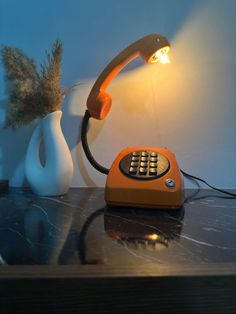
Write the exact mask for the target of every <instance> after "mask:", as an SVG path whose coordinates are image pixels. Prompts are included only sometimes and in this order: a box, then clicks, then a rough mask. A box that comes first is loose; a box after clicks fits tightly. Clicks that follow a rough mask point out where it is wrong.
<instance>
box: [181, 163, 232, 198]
mask: <svg viewBox="0 0 236 314" xmlns="http://www.w3.org/2000/svg"><path fill="white" fill-rule="evenodd" d="M180 171H181V172H182V174H183V175H184V176H185V177H186V178H191V179H193V180H197V181H200V182H202V183H204V184H206V185H207V186H209V187H210V188H211V189H213V190H215V191H218V192H221V193H224V194H227V195H230V196H233V197H236V193H232V192H228V191H226V190H223V189H219V188H216V187H214V186H212V185H211V184H209V183H207V181H205V180H203V179H201V178H199V177H196V176H193V175H191V174H189V173H187V172H185V171H183V170H182V169H180Z"/></svg>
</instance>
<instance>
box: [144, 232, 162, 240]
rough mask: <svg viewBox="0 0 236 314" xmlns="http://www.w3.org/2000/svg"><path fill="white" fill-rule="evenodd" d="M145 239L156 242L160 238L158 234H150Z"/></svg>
mask: <svg viewBox="0 0 236 314" xmlns="http://www.w3.org/2000/svg"><path fill="white" fill-rule="evenodd" d="M145 238H146V239H148V240H153V241H155V240H157V239H158V238H159V235H158V234H156V233H153V234H148V235H146V236H145Z"/></svg>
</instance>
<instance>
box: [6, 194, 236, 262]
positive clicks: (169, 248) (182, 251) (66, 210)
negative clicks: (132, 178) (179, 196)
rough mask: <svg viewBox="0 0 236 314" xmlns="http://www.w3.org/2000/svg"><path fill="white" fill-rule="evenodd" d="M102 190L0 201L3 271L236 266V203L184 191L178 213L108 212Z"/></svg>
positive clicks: (14, 196) (19, 196)
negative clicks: (50, 267) (10, 268)
mask: <svg viewBox="0 0 236 314" xmlns="http://www.w3.org/2000/svg"><path fill="white" fill-rule="evenodd" d="M103 195H104V189H101V188H97V189H93V188H75V189H71V190H70V191H69V193H68V194H67V195H64V196H61V197H39V196H36V195H34V194H32V193H31V192H30V191H29V190H22V189H10V190H9V192H8V193H5V194H1V195H0V217H1V219H0V263H1V264H2V266H4V267H6V266H7V265H34V264H37V265H48V264H50V265H55V264H60V265H81V264H89V265H97V266H96V267H99V265H108V266H109V265H111V266H113V265H114V266H115V265H118V266H120V265H123V266H126V265H127V266H138V265H145V264H159V265H170V264H173V263H175V264H178V265H183V267H184V265H193V264H194V265H197V264H198V265H199V264H209V265H210V264H213V263H217V264H219V263H235V262H236V199H233V198H228V197H224V196H223V197H222V194H220V193H217V192H214V191H211V190H201V191H199V192H198V193H196V191H194V190H188V191H186V195H187V197H188V201H187V202H186V203H185V205H184V207H183V208H182V209H181V210H179V211H169V212H168V211H159V210H147V209H129V210H128V209H125V208H124V209H116V208H106V207H105V202H104V199H103Z"/></svg>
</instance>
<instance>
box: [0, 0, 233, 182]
mask: <svg viewBox="0 0 236 314" xmlns="http://www.w3.org/2000/svg"><path fill="white" fill-rule="evenodd" d="M235 11H236V1H234V0H224V1H220V0H208V1H206V0H178V1H177V0H119V1H115V0H99V1H96V0H70V1H66V0H50V1H46V0H41V1H36V0H35V1H32V0H22V1H17V0H0V44H7V45H12V46H16V47H19V48H22V49H23V50H24V51H25V52H26V53H27V54H28V55H29V56H31V57H33V58H35V59H36V60H37V62H38V63H42V62H43V61H44V60H45V53H44V52H45V50H46V49H50V47H51V45H52V43H53V42H54V40H55V39H56V38H60V39H61V40H62V42H63V45H64V54H63V76H62V85H63V86H69V85H71V84H73V83H75V82H83V83H84V85H83V86H82V87H80V88H78V90H77V91H76V92H75V93H74V94H72V95H71V97H70V98H68V99H67V100H66V101H65V104H64V106H63V112H64V115H63V121H62V127H63V131H64V133H65V137H66V139H67V141H68V143H69V146H70V148H71V150H72V153H73V158H74V162H75V164H76V165H77V167H75V176H74V180H73V185H74V186H86V185H98V186H103V185H104V180H105V179H104V177H103V176H102V175H100V174H98V173H96V171H95V170H93V169H91V167H90V166H89V165H88V164H87V162H86V161H85V160H84V157H83V155H82V154H81V148H80V144H78V140H77V138H78V134H77V132H78V128H79V127H80V123H81V115H82V114H83V112H84V110H85V102H86V97H87V95H88V93H89V90H90V88H91V86H92V83H93V82H94V80H95V79H96V77H97V76H98V75H99V73H100V71H101V70H102V69H103V68H104V67H105V65H106V64H107V63H108V62H109V61H110V59H111V58H112V57H113V56H115V55H116V54H117V53H118V52H119V51H120V50H121V49H122V48H125V47H126V46H127V45H129V44H130V43H131V42H133V41H134V40H136V39H138V38H140V37H142V36H143V35H145V34H148V33H152V32H158V33H160V34H163V35H165V36H167V37H168V38H169V39H170V41H171V43H172V46H173V52H172V57H173V66H172V64H171V66H172V68H171V67H170V66H168V70H167V71H168V75H169V78H166V79H165V82H164V81H161V78H160V81H158V84H159V85H158V88H157V89H155V92H154V93H153V88H150V89H148V87H146V90H145V92H146V93H148V97H145V99H149V100H148V101H149V102H151V103H152V105H153V103H155V102H157V106H159V107H158V119H153V120H152V121H151V122H150V119H148V117H149V116H150V115H152V114H153V112H151V111H148V110H147V120H148V121H146V122H145V121H144V122H143V123H144V127H146V131H145V132H146V133H145V135H140V138H141V140H142V143H141V142H139V141H138V140H137V137H136V136H133V135H132V131H131V132H130V129H125V126H127V128H128V125H129V124H130V119H131V118H132V119H133V121H134V126H135V127H136V130H137V132H141V130H139V128H138V122H139V121H141V120H139V119H143V116H142V117H140V116H138V115H137V114H136V113H135V110H133V111H132V110H131V111H130V113H129V116H127V114H126V113H125V112H126V109H125V107H126V108H127V106H130V105H132V103H133V106H135V104H136V103H137V102H139V99H140V95H139V98H138V99H136V98H135V93H136V92H135V88H134V92H133V94H132V97H131V95H130V94H129V92H128V91H126V93H127V97H126V98H125V99H119V95H120V92H121V90H122V93H123V88H124V86H129V87H131V86H132V85H131V82H130V79H129V75H130V77H132V78H135V77H138V76H137V75H140V74H137V75H135V71H139V66H141V64H142V62H140V61H137V62H135V63H134V64H132V65H131V66H130V67H129V68H128V70H129V71H127V70H126V72H125V73H124V74H123V76H122V75H121V77H120V79H117V80H116V81H115V82H114V84H113V85H112V87H111V92H113V95H114V97H113V101H114V105H113V106H114V107H115V105H116V104H117V106H116V107H115V108H114V111H113V113H112V115H111V117H110V118H109V119H110V120H106V121H103V122H100V124H99V123H97V122H96V121H95V122H94V130H93V131H91V132H92V133H91V134H92V135H91V141H92V147H93V150H94V151H96V156H97V157H98V158H100V161H103V162H104V164H106V165H107V166H108V165H110V164H111V162H112V160H113V158H114V157H115V155H116V154H117V153H118V152H119V150H120V149H122V148H123V147H125V146H127V145H131V146H132V145H142V144H145V142H144V141H145V138H150V137H152V134H153V130H155V132H156V133H155V139H153V140H150V143H151V144H152V145H157V146H158V145H160V144H161V145H163V146H168V147H169V148H171V149H172V150H173V151H175V152H176V155H177V158H178V160H179V163H180V164H181V166H182V167H183V168H185V170H186V171H191V172H192V173H194V174H196V175H200V176H202V177H204V178H206V179H209V181H210V182H211V183H212V184H215V185H218V186H222V187H231V188H235V186H236V184H235V183H236V182H235V179H234V178H235V175H236V166H235V163H234V160H235V157H236V148H235V147H236V126H235V122H234V121H235V117H236V115H235V114H236V109H235V108H236V104H235V98H236V97H235V96H236V95H235V78H236V76H235V74H236V73H235V69H236V61H235V57H234V55H235V48H236V47H235V46H236V39H235V38H236V36H235V27H236V22H235V21H236V19H235V16H234V12H235ZM218 48H219V49H218ZM222 60H223V61H222ZM177 61H178V62H177ZM130 70H133V71H130ZM137 73H138V72H137ZM148 73H149V72H148ZM150 73H151V72H150ZM160 73H162V71H160ZM132 75H133V76H132ZM144 75H146V76H147V79H148V76H151V75H153V74H150V75H148V74H147V73H146V74H144ZM159 75H160V74H159ZM165 76H166V74H163V76H162V78H163V77H165ZM172 77H173V79H172V81H171V78H172ZM180 79H182V80H183V83H182V84H181V85H178V84H179V80H180ZM124 82H127V83H126V84H124ZM167 82H169V84H170V86H171V90H167V88H166V84H167ZM149 84H150V85H152V84H153V83H152V80H151V79H150V80H149ZM184 84H185V85H186V88H185V89H184V88H183V85H184ZM208 84H210V85H209V86H208ZM151 87H153V86H151ZM151 90H152V91H151ZM164 92H165V94H164ZM170 94H172V97H170ZM213 94H214V95H213ZM113 95H112V96H113ZM222 95H224V97H223V98H222V99H220V96H222ZM115 96H117V97H115ZM126 99H129V103H128V104H127V106H126V105H124V104H125V102H126ZM219 99H220V101H219ZM121 101H122V105H123V107H122V108H123V109H118V105H119V103H120V102H121ZM127 101H128V100H127ZM163 102H164V103H165V106H164V107H163V108H162V104H163ZM167 105H168V106H169V107H168V106H167ZM5 107H6V94H5V87H4V73H3V70H2V67H0V120H1V121H3V120H4V112H5ZM147 108H148V104H147ZM167 108H168V110H167ZM177 108H178V109H177ZM119 110H121V111H119ZM122 110H123V111H122ZM166 110H167V111H166ZM176 110H177V111H176ZM175 111H176V113H174V114H172V113H173V112H175ZM124 113H125V114H124ZM188 113H192V114H189V115H188ZM119 115H122V118H121V116H120V118H118V116H119ZM162 116H164V119H162V118H160V117H162ZM174 117H178V120H174V119H175V118H174ZM176 119H177V118H176ZM213 120H214V121H213ZM121 121H122V122H121ZM196 121H197V122H196ZM120 124H122V127H123V128H124V129H125V130H124V131H122V128H121V129H119V125H120ZM114 125H116V127H117V128H118V130H114V127H113V126H114ZM33 128H34V124H32V125H30V126H28V127H25V128H22V129H21V130H19V131H17V132H12V131H11V130H4V131H2V130H1V131H0V145H1V146H0V178H9V179H10V181H11V185H16V186H20V185H24V184H26V182H25V180H24V175H23V163H24V154H25V150H26V147H27V143H28V140H29V138H30V135H31V133H32V130H33ZM101 131H102V132H101ZM127 131H128V132H127ZM116 132H118V133H119V134H116ZM122 132H124V133H122ZM127 134H128V135H127ZM173 134H174V136H173ZM114 138H115V139H116V140H115V141H114ZM122 138H123V139H124V140H122ZM105 144H106V145H105ZM107 147H109V149H107ZM187 185H188V183H187Z"/></svg>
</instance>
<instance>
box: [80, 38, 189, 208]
mask: <svg viewBox="0 0 236 314" xmlns="http://www.w3.org/2000/svg"><path fill="white" fill-rule="evenodd" d="M169 49H170V44H169V42H168V40H167V39H166V38H165V37H163V36H161V35H157V34H151V35H148V36H145V37H143V38H141V39H139V40H137V41H136V42H134V43H133V44H131V45H130V46H128V47H127V48H126V49H124V50H123V51H121V52H120V53H119V54H118V55H117V56H116V58H114V59H113V60H112V61H111V62H110V63H109V64H108V65H107V67H106V68H105V69H104V70H103V71H102V73H101V74H100V76H99V77H98V79H97V80H96V82H95V84H94V86H93V88H92V90H91V92H90V94H89V96H88V99H87V108H88V110H86V112H85V116H84V119H83V123H82V145H83V149H84V152H85V154H86V156H87V158H88V160H89V161H90V163H91V164H92V165H93V166H94V168H96V169H97V170H98V171H100V172H102V173H104V174H106V175H107V181H106V189H105V200H106V202H107V204H108V205H117V206H131V207H150V208H163V209H171V208H173V209H175V208H179V207H181V205H182V204H183V200H184V195H183V178H182V175H181V173H180V169H179V167H178V164H177V162H176V159H175V156H174V154H173V153H172V152H171V151H169V150H168V149H166V148H162V147H136V148H126V149H124V150H123V151H121V152H120V154H119V155H118V156H117V157H116V159H115V161H114V162H113V164H112V166H111V169H107V168H104V167H103V166H101V165H100V164H99V163H97V162H96V160H95V159H94V158H93V156H92V154H91V152H90V150H89V147H88V143H87V127H88V121H89V118H91V117H92V118H95V119H98V120H102V119H104V118H105V117H106V116H107V114H108V112H109V111H110V108H111V104H112V99H111V97H110V95H109V94H108V93H107V92H106V91H105V88H106V87H107V86H108V84H109V83H110V81H111V80H112V78H113V77H115V76H116V75H117V74H118V73H119V72H120V71H121V70H122V68H123V67H124V66H125V65H126V64H128V63H129V62H130V61H132V60H133V59H134V58H136V57H137V56H141V57H142V58H143V60H144V61H145V62H147V63H155V62H158V61H159V62H162V63H168V57H167V53H168V51H169Z"/></svg>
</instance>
